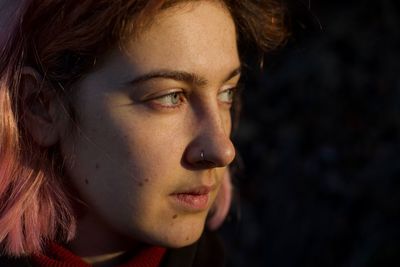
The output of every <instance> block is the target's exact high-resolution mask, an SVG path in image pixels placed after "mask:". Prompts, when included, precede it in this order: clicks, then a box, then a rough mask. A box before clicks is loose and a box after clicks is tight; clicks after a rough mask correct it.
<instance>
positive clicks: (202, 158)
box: [200, 150, 205, 161]
mask: <svg viewBox="0 0 400 267" xmlns="http://www.w3.org/2000/svg"><path fill="white" fill-rule="evenodd" d="M200 158H201V160H202V161H205V158H204V151H203V150H202V151H201V152H200Z"/></svg>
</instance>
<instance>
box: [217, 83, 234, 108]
mask: <svg viewBox="0 0 400 267" xmlns="http://www.w3.org/2000/svg"><path fill="white" fill-rule="evenodd" d="M235 90H236V87H233V88H229V89H226V90H223V91H222V92H220V93H219V94H218V100H219V101H221V102H223V103H226V104H229V105H230V104H232V103H233V99H234V97H235Z"/></svg>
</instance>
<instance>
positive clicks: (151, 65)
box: [38, 1, 240, 266]
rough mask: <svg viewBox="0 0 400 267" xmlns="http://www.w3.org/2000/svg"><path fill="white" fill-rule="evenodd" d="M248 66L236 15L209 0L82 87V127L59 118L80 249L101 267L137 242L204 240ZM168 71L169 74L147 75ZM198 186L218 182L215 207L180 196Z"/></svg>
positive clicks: (166, 22)
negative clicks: (234, 99)
mask: <svg viewBox="0 0 400 267" xmlns="http://www.w3.org/2000/svg"><path fill="white" fill-rule="evenodd" d="M238 69H240V60H239V56H238V51H237V46H236V32H235V25H234V22H233V20H232V18H231V16H230V14H229V13H228V11H227V10H226V9H225V8H224V7H223V6H222V5H220V4H218V3H216V2H214V1H201V2H197V3H186V4H178V5H176V6H174V7H171V8H169V9H167V10H165V11H162V12H161V13H160V14H158V15H157V16H156V18H155V20H154V22H153V23H152V24H151V25H150V26H149V27H148V28H147V29H145V30H144V31H143V32H142V33H141V34H140V35H139V36H138V37H135V38H134V37H132V38H131V39H129V40H128V41H127V42H126V43H125V45H124V47H123V48H121V47H119V48H115V49H113V50H112V51H110V53H109V54H107V55H106V57H105V58H104V60H102V64H101V66H99V67H98V68H96V70H94V71H92V72H91V73H89V74H88V75H86V76H85V78H84V79H83V80H82V81H80V82H79V83H78V84H77V85H76V88H75V92H76V94H75V96H74V104H73V108H74V110H75V111H76V113H77V115H78V121H79V123H78V125H72V124H71V121H70V120H69V119H68V118H67V117H65V118H61V119H58V120H57V128H58V129H59V133H60V134H59V142H60V146H61V151H62V154H63V156H64V157H65V159H66V165H65V170H66V175H67V178H66V179H68V181H69V182H70V183H71V185H72V189H71V193H72V194H73V195H74V196H76V198H77V199H78V198H79V199H80V200H81V201H82V203H84V204H83V205H82V206H81V207H80V210H81V214H80V215H79V217H78V228H77V236H76V238H75V239H74V241H73V242H72V243H71V244H70V249H71V250H72V251H73V252H75V253H76V254H77V255H79V256H82V257H83V258H85V259H86V261H87V262H90V263H95V264H97V265H99V264H101V263H102V262H106V261H109V260H110V259H113V258H115V257H117V256H118V255H120V254H121V252H123V251H125V250H127V249H128V248H132V246H134V245H135V244H136V245H138V244H140V243H143V242H144V243H150V244H154V245H160V246H165V247H182V246H186V245H189V244H192V243H193V242H195V241H196V240H197V239H198V238H199V237H200V235H201V233H202V232H203V229H204V224H205V220H206V217H207V214H208V211H209V209H210V207H211V206H212V203H213V201H214V200H215V198H216V195H217V193H218V190H219V187H220V185H221V182H222V178H223V175H224V173H225V171H226V167H227V166H228V165H229V164H230V163H231V162H232V160H233V158H234V156H235V150H234V147H233V144H232V142H231V140H230V132H231V115H230V108H231V95H232V90H233V88H235V86H236V85H237V83H238V80H239V76H240V71H238ZM160 71H162V76H169V77H153V78H149V77H147V78H149V79H143V75H145V76H146V75H147V76H149V73H152V74H154V73H157V74H158V75H159V74H160ZM176 72H184V73H186V74H190V75H178V76H177V75H176ZM171 73H172V74H174V75H172V76H171ZM166 74H168V75H166ZM153 76H154V75H153ZM156 76H157V75H156ZM187 76H195V77H196V79H195V80H193V79H187V78H188V77H187ZM140 77H142V78H140ZM189 78H190V77H189ZM192 78H193V77H192ZM55 110H57V109H56V108H55ZM53 113H56V112H53ZM71 127H73V128H74V129H75V130H74V131H73V133H72V134H71V132H70V131H68V130H67V129H70V128H71ZM38 135H39V136H40V133H39V134H38ZM202 151H204V156H205V158H206V159H207V164H204V161H201V157H200V154H201V152H202ZM198 186H209V187H210V188H212V190H211V192H210V193H209V200H208V202H207V207H206V208H205V209H201V210H190V209H187V208H185V207H182V206H181V205H180V204H179V203H177V202H176V200H175V199H174V198H173V197H172V196H171V194H173V193H176V192H182V191H185V190H188V189H191V188H193V187H198ZM99 266H100V265H99Z"/></svg>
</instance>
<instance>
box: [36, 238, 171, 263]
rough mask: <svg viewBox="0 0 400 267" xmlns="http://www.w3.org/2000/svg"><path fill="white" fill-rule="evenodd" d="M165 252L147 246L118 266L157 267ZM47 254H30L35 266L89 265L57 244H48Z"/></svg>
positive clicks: (161, 249) (162, 249)
mask: <svg viewBox="0 0 400 267" xmlns="http://www.w3.org/2000/svg"><path fill="white" fill-rule="evenodd" d="M165 252H166V249H165V248H161V247H155V246H147V247H144V248H143V249H142V250H140V251H139V252H138V253H137V254H136V255H135V256H134V258H132V259H131V260H130V261H129V262H126V263H124V264H122V265H118V267H158V266H159V265H160V262H161V260H162V257H163V256H164V254H165ZM47 254H48V255H43V254H37V255H34V256H32V258H31V259H32V263H33V266H35V267H91V266H92V265H90V264H88V263H86V262H84V261H83V260H82V259H81V258H80V257H78V256H76V255H75V254H73V253H72V252H71V251H69V250H67V249H66V248H63V247H61V246H59V245H57V244H50V245H49V247H48V252H47Z"/></svg>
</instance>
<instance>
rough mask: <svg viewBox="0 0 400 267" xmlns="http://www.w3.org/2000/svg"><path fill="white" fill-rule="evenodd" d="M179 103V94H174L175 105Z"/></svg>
mask: <svg viewBox="0 0 400 267" xmlns="http://www.w3.org/2000/svg"><path fill="white" fill-rule="evenodd" d="M178 101H179V95H178V94H177V93H174V94H173V95H172V102H173V103H174V104H177V103H178Z"/></svg>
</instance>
